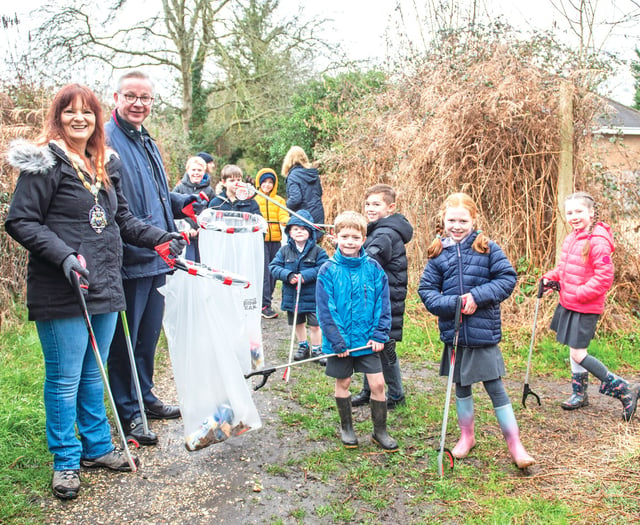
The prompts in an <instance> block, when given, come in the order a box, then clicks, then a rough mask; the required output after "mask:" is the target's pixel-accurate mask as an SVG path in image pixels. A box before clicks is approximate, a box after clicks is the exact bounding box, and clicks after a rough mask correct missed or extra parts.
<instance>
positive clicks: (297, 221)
mask: <svg viewBox="0 0 640 525" xmlns="http://www.w3.org/2000/svg"><path fill="white" fill-rule="evenodd" d="M296 214H297V215H300V217H304V218H305V219H307V220H308V221H309V222H310V223H313V217H312V216H311V214H310V213H309V212H308V211H307V210H298V211H297V212H296ZM300 217H296V216H295V215H292V216H291V218H290V219H289V222H288V223H287V225H286V226H285V228H284V232H285V233H286V234H287V235H289V231H290V230H291V226H302V227H303V228H306V229H307V231H308V232H309V240H311V241H313V242H315V241H316V229H315V228H313V227H312V226H311V225H309V224H307V223H306V222H304V221H303V220H302V219H301V218H300Z"/></svg>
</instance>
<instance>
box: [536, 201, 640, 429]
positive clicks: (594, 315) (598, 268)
mask: <svg viewBox="0 0 640 525" xmlns="http://www.w3.org/2000/svg"><path fill="white" fill-rule="evenodd" d="M564 206H565V215H566V219H567V222H568V223H569V224H570V225H571V227H572V228H573V231H572V232H571V233H570V234H569V235H568V236H567V238H566V239H565V240H564V243H563V245H562V254H561V256H560V263H559V264H558V266H557V267H556V268H554V269H553V270H551V271H549V272H547V273H545V274H544V275H543V276H542V279H543V282H544V283H546V282H547V281H557V282H559V283H560V304H558V306H557V308H556V311H555V313H554V315H553V319H552V320H551V329H552V330H554V331H555V332H556V339H557V341H558V342H559V343H562V344H565V345H567V346H569V351H570V357H571V372H572V382H571V383H572V387H573V395H572V396H571V397H570V398H569V399H568V400H567V401H564V402H563V403H562V405H561V406H562V408H564V409H565V410H574V409H576V408H580V407H583V406H587V405H588V404H589V400H588V397H587V382H588V377H589V372H591V373H592V374H593V375H594V376H596V377H597V378H598V379H599V380H600V381H601V382H602V384H601V385H600V393H601V394H605V395H608V396H612V397H615V398H616V399H619V400H620V401H621V402H622V407H623V409H622V418H623V419H624V420H625V421H629V420H630V419H631V417H632V416H633V414H634V412H635V410H636V405H637V403H638V393H639V390H638V387H634V388H630V386H629V383H628V382H627V381H625V380H624V379H622V378H621V377H618V376H616V375H615V374H612V373H611V372H609V370H608V369H607V367H606V366H604V365H603V364H602V363H601V362H600V361H599V360H598V359H596V358H595V357H593V356H591V355H589V354H588V353H587V347H588V346H589V342H590V341H591V339H593V336H594V335H595V331H596V325H597V324H598V319H599V318H600V314H602V312H603V311H604V301H605V296H606V293H607V290H608V289H609V288H610V287H611V285H612V284H613V260H612V254H613V251H614V245H613V235H612V233H611V228H610V227H609V225H608V224H605V223H603V222H598V221H597V219H596V206H595V201H594V200H593V197H591V195H589V194H588V193H584V192H578V193H573V194H572V195H569V196H568V197H567V198H566V199H565V203H564Z"/></svg>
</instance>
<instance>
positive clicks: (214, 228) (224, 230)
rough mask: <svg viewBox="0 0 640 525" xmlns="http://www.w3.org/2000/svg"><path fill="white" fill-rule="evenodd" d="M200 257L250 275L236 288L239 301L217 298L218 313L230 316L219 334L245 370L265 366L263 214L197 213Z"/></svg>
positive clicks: (210, 210)
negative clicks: (263, 344)
mask: <svg viewBox="0 0 640 525" xmlns="http://www.w3.org/2000/svg"><path fill="white" fill-rule="evenodd" d="M198 223H199V225H200V234H199V236H200V240H199V243H200V244H199V246H200V260H201V261H202V262H203V263H204V264H206V265H208V266H211V267H212V268H220V269H225V270H227V271H230V272H234V273H237V274H240V275H243V276H244V277H246V278H248V279H249V282H250V283H251V285H250V286H249V287H248V288H245V289H240V290H236V289H235V288H234V290H233V292H234V293H236V292H239V293H240V294H241V296H242V299H241V300H239V301H233V302H231V301H218V302H216V303H215V305H213V308H214V311H215V315H216V316H219V317H221V318H224V319H226V320H227V322H226V323H225V325H224V326H223V327H222V328H221V331H220V332H219V336H220V337H221V338H223V339H226V340H228V341H234V344H233V345H229V348H228V351H232V352H236V353H237V358H238V361H239V362H240V363H241V366H242V370H243V372H244V373H245V374H248V373H249V372H250V371H251V370H260V369H262V368H264V349H263V346H262V325H261V311H262V277H263V273H264V232H266V230H267V222H266V221H265V220H264V219H263V218H262V216H260V215H254V214H251V213H242V212H235V211H221V210H213V209H206V210H204V211H203V212H202V213H201V214H200V215H199V216H198Z"/></svg>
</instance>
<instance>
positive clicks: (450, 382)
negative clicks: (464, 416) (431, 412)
mask: <svg viewBox="0 0 640 525" xmlns="http://www.w3.org/2000/svg"><path fill="white" fill-rule="evenodd" d="M462 307H463V304H462V297H460V296H458V299H457V301H456V317H455V324H454V330H455V331H454V334H453V344H452V345H451V348H450V349H449V376H448V377H447V395H446V396H445V400H444V414H443V415H442V432H441V433H440V451H439V452H438V472H439V473H440V477H442V476H444V465H443V462H442V460H443V458H444V454H445V453H446V454H447V457H448V458H449V466H450V468H453V454H451V451H450V450H449V449H448V448H445V446H444V442H445V438H446V436H447V422H448V420H449V403H450V402H451V387H452V386H453V371H454V369H455V365H456V351H457V350H458V338H459V336H460V321H461V318H462Z"/></svg>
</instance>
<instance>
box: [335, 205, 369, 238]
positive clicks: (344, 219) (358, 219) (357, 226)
mask: <svg viewBox="0 0 640 525" xmlns="http://www.w3.org/2000/svg"><path fill="white" fill-rule="evenodd" d="M344 228H353V229H354V230H358V231H359V232H360V233H361V234H362V236H363V237H366V236H367V219H365V218H364V215H362V214H361V213H358V212H357V211H343V212H342V213H341V214H340V215H338V216H337V217H336V220H335V224H334V227H333V229H334V231H335V232H336V235H337V234H338V233H340V230H343V229H344Z"/></svg>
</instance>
